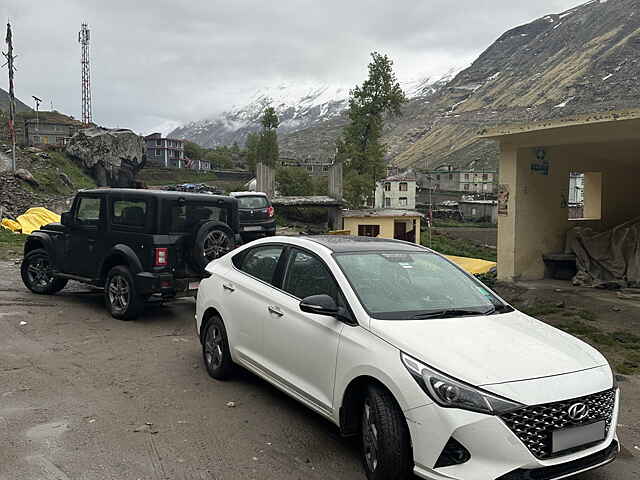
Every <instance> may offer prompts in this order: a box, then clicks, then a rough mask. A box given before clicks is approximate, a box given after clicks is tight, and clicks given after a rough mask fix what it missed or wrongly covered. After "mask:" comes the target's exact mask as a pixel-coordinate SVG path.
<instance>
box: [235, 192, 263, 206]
mask: <svg viewBox="0 0 640 480" xmlns="http://www.w3.org/2000/svg"><path fill="white" fill-rule="evenodd" d="M237 199H238V208H256V209H257V208H266V207H268V206H269V202H268V201H267V198H266V197H263V196H262V195H256V196H255V197H250V196H246V197H237Z"/></svg>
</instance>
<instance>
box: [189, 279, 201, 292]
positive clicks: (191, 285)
mask: <svg viewBox="0 0 640 480" xmlns="http://www.w3.org/2000/svg"><path fill="white" fill-rule="evenodd" d="M198 288H200V281H197V282H189V290H197V289H198Z"/></svg>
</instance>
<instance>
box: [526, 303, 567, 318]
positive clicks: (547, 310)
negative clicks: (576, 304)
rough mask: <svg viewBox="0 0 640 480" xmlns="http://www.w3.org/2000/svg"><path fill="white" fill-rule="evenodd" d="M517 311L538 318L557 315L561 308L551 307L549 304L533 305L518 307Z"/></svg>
mask: <svg viewBox="0 0 640 480" xmlns="http://www.w3.org/2000/svg"><path fill="white" fill-rule="evenodd" d="M518 310H520V311H521V312H523V313H526V314H527V315H529V316H530V317H539V316H543V315H551V314H553V313H558V312H559V311H561V310H562V308H560V307H556V306H555V305H551V304H550V303H537V304H535V305H523V306H521V307H519V308H518Z"/></svg>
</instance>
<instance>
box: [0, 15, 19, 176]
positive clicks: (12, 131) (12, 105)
mask: <svg viewBox="0 0 640 480" xmlns="http://www.w3.org/2000/svg"><path fill="white" fill-rule="evenodd" d="M5 41H6V42H7V53H4V52H3V53H2V55H4V58H6V59H7V62H6V63H5V65H7V67H8V68H9V135H11V170H12V171H13V172H14V173H15V171H16V99H15V94H14V91H13V74H14V71H15V67H14V65H13V61H14V60H15V58H16V57H15V56H14V55H13V35H12V33H11V23H9V22H7V36H6V37H5Z"/></svg>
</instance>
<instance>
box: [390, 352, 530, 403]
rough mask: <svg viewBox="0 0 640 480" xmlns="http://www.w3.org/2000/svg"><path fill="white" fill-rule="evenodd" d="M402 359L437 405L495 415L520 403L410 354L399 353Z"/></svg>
mask: <svg viewBox="0 0 640 480" xmlns="http://www.w3.org/2000/svg"><path fill="white" fill-rule="evenodd" d="M401 357H402V363H404V366H405V367H407V370H409V373H411V375H412V376H413V378H415V379H416V381H417V382H418V384H419V385H420V386H421V387H422V389H423V390H424V391H425V392H426V393H427V395H429V396H430V397H431V398H432V399H433V401H434V402H436V403H437V404H438V405H440V406H441V407H447V408H461V409H463V410H471V411H473V412H480V413H486V414H489V415H499V414H502V413H506V412H508V411H511V410H515V409H517V408H520V407H523V405H522V404H521V403H517V402H513V401H511V400H508V399H506V398H502V397H499V396H498V395H494V394H492V393H489V392H485V391H483V390H480V389H479V388H475V387H472V386H471V385H467V384H465V383H463V382H461V381H459V380H456V379H454V378H451V377H448V376H447V375H445V374H443V373H440V372H438V371H437V370H434V369H433V368H431V367H428V366H427V365H425V364H423V363H421V362H419V361H418V360H416V359H415V358H413V357H410V356H409V355H406V354H405V353H402V354H401Z"/></svg>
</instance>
